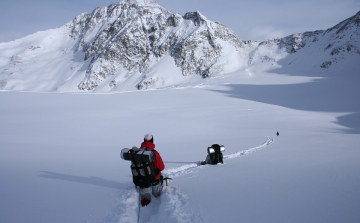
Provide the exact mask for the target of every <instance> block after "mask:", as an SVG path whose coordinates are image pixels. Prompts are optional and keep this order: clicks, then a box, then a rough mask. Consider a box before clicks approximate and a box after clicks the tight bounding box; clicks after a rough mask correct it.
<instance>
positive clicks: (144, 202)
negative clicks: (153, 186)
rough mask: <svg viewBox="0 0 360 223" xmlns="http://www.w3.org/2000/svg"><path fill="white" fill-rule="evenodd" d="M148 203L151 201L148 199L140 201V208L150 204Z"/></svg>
mask: <svg viewBox="0 0 360 223" xmlns="http://www.w3.org/2000/svg"><path fill="white" fill-rule="evenodd" d="M150 202H151V200H150V199H147V198H143V199H142V200H141V206H143V207H144V206H146V205H148V204H150Z"/></svg>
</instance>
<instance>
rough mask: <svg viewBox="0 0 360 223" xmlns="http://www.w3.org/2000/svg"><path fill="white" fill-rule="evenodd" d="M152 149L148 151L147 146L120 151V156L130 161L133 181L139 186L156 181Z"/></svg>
mask: <svg viewBox="0 0 360 223" xmlns="http://www.w3.org/2000/svg"><path fill="white" fill-rule="evenodd" d="M153 151H154V150H153ZM153 151H149V148H147V147H146V148H140V149H139V148H136V147H133V148H132V149H123V150H122V151H121V155H122V156H121V157H122V158H123V159H124V160H130V161H131V166H130V167H131V172H132V175H133V182H134V184H135V185H136V186H139V187H140V188H146V187H150V186H151V185H152V184H153V183H154V182H155V181H156V180H155V177H156V171H155V170H154V165H153V162H154V161H155V158H156V156H155V153H154V152H153Z"/></svg>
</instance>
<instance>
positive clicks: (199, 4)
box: [0, 0, 360, 42]
mask: <svg viewBox="0 0 360 223" xmlns="http://www.w3.org/2000/svg"><path fill="white" fill-rule="evenodd" d="M114 2H116V0H97V1H96V0H17V1H14V0H1V1H0V42H7V41H12V40H15V39H17V38H20V37H24V36H26V35H29V34H32V33H35V32H37V31H43V30H47V29H53V28H58V27H60V26H62V25H64V24H65V23H67V22H69V21H71V20H72V19H73V18H74V17H75V16H77V15H79V14H81V13H82V12H92V10H93V9H95V8H96V7H97V6H108V5H110V4H111V3H114ZM157 2H158V3H159V4H160V5H161V6H163V7H164V8H166V9H167V10H169V11H170V12H173V13H175V12H179V13H180V14H182V15H184V14H185V13H186V12H193V11H200V12H201V13H202V14H204V15H205V16H206V17H207V18H208V19H210V20H213V21H217V22H220V23H222V24H224V25H226V26H227V27H229V28H230V29H232V30H233V31H235V33H236V34H237V35H238V36H239V37H240V38H241V39H244V40H248V39H251V40H259V41H261V40H267V39H272V38H276V37H284V36H286V35H290V34H293V33H298V32H305V31H314V30H319V29H327V28H330V27H332V26H334V25H336V24H337V23H339V22H341V21H343V20H344V19H347V18H349V17H351V16H353V15H355V14H356V13H357V12H358V11H360V0H341V1H339V0H157Z"/></svg>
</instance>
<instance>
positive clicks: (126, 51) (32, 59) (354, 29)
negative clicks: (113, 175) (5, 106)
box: [0, 0, 360, 92]
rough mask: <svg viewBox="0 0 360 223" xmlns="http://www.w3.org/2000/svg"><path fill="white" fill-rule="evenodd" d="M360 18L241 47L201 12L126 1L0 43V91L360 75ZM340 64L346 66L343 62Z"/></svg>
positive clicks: (129, 87)
mask: <svg viewBox="0 0 360 223" xmlns="http://www.w3.org/2000/svg"><path fill="white" fill-rule="evenodd" d="M359 18H360V13H357V14H356V15H355V16H353V17H351V18H349V19H347V20H345V21H343V22H341V23H339V24H338V25H336V26H334V27H332V28H330V29H328V30H323V31H315V32H305V33H298V34H294V35H290V36H287V37H285V38H281V39H274V40H268V41H264V42H261V43H259V42H255V41H244V40H241V39H240V38H238V37H237V36H236V35H235V34H234V33H233V32H232V31H231V30H229V29H228V28H227V27H226V26H224V25H221V24H219V23H217V22H213V21H210V20H208V19H207V18H206V17H205V16H204V15H203V14H201V13H200V12H190V13H186V14H185V15H184V16H182V15H180V14H178V13H171V12H169V11H168V10H166V9H164V8H163V7H161V6H160V5H158V4H157V3H156V1H155V0H152V1H145V0H141V1H135V0H125V1H122V2H118V3H114V4H111V5H110V6H108V7H101V8H100V7H99V8H96V9H95V10H94V11H93V12H92V13H83V14H81V15H79V16H77V17H75V19H74V20H73V21H71V22H69V23H67V24H65V25H64V26H62V27H61V28H59V29H55V30H48V31H44V32H38V33H35V34H33V35H30V36H28V37H25V38H22V39H19V40H16V41H13V42H9V43H1V44H0V89H3V90H17V91H46V92H49V91H58V92H80V91H100V92H109V91H128V90H131V91H132V90H136V89H149V88H162V87H168V86H173V85H179V84H185V85H186V83H190V82H192V81H194V80H198V81H201V78H208V77H213V76H217V75H223V74H227V73H231V72H234V71H236V70H239V69H246V68H248V67H253V71H254V70H257V69H266V70H269V69H279V68H287V67H289V68H290V69H294V68H296V69H298V68H299V67H300V68H301V69H303V70H309V69H318V70H328V69H331V70H334V69H335V70H339V71H344V70H348V71H350V72H353V73H354V72H355V71H356V70H359V69H360V65H359V63H358V62H357V61H359V59H360V43H359V37H360V34H359V33H360V31H359V24H360V22H359V21H360V19H359ZM345 61H346V62H345Z"/></svg>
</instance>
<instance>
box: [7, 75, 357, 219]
mask: <svg viewBox="0 0 360 223" xmlns="http://www.w3.org/2000/svg"><path fill="white" fill-rule="evenodd" d="M305 76H306V75H303V76H289V75H279V74H271V73H261V72H257V73H256V72H253V73H252V76H250V75H248V73H247V72H243V73H235V74H233V75H231V76H227V77H224V78H217V79H208V81H207V82H206V83H205V84H204V85H200V86H194V87H187V88H184V87H178V88H172V89H163V90H147V91H137V92H131V93H118V94H54V93H21V92H11V91H9V92H6V91H5V92H0V103H1V104H2V106H0V125H1V126H2V128H1V129H0V135H1V137H0V153H1V156H0V188H1V190H0V200H1V202H0V222H38V223H47V222H54V223H57V222H61V223H63V222H67V223H78V222H106V223H112V222H114V223H115V222H117V223H118V222H121V223H125V222H126V223H128V222H136V211H137V199H138V197H137V193H136V190H135V189H134V186H133V184H132V178H131V173H130V168H129V163H128V162H127V161H124V160H121V158H120V151H121V149H122V148H124V147H131V146H134V145H136V146H139V145H140V143H141V141H142V138H143V135H144V134H146V133H148V132H150V133H152V134H154V137H155V144H156V149H157V150H158V151H159V152H160V153H161V155H162V157H163V160H164V161H165V165H166V170H165V171H164V174H166V175H168V176H172V177H173V178H174V180H173V181H171V182H170V186H169V187H166V188H165V190H164V194H163V195H162V197H161V198H160V199H154V200H153V202H152V203H151V205H150V206H148V207H145V208H142V209H141V219H140V222H151V223H154V222H157V223H159V222H204V223H205V222H206V223H212V222H220V221H221V222H234V223H235V222H240V221H241V222H259V223H262V222H267V223H275V222H276V223H286V222H295V223H297V222H299V223H300V222H310V223H312V222H314V223H315V222H316V223H318V222H328V223H337V222H347V223H357V222H359V219H360V215H359V212H358V210H359V207H360V203H359V201H360V199H359V198H360V193H359V188H360V181H359V178H358V176H359V174H360V172H359V170H360V168H359V163H360V162H359V160H360V150H359V144H360V137H359V133H360V126H359V123H360V122H358V114H359V112H360V107H359V104H358V103H357V99H358V98H359V96H360V95H359V90H358V87H357V83H358V81H359V79H358V78H357V79H354V77H352V79H349V77H346V78H344V77H343V76H339V75H336V74H333V75H332V76H331V77H330V78H329V77H328V78H329V79H331V80H333V81H334V82H338V83H341V82H340V80H341V79H343V80H346V85H345V86H346V88H347V89H353V90H352V91H347V90H345V88H344V87H342V89H343V90H342V91H338V92H337V95H338V97H334V98H329V99H328V96H327V95H328V94H330V92H331V91H333V89H334V88H332V87H331V86H332V83H333V81H330V82H329V81H327V79H323V78H321V79H319V78H313V77H305ZM229 83H231V84H229ZM267 89H270V90H269V91H267ZM312 89H316V91H315V92H316V93H317V94H316V95H313V97H309V95H308V94H307V91H310V92H309V93H310V94H311V93H313V92H314V91H313V90H312ZM278 92H281V93H278ZM274 94H275V95H274ZM274 98H276V100H274ZM329 100H330V101H331V103H330V102H329ZM324 101H325V103H326V104H324V105H322V103H323V102H324ZM314 104H315V105H317V104H318V105H322V106H320V107H317V106H314ZM296 106H297V107H296ZM354 112H355V116H348V115H350V114H353V113H354ZM356 118H357V119H356ZM277 131H279V132H280V136H279V137H277V136H276V135H275V133H276V132H277ZM213 143H221V144H224V145H225V146H226V149H227V150H226V152H225V155H226V157H227V158H226V159H225V163H224V164H223V165H216V166H209V165H207V166H202V167H194V166H195V165H194V162H195V161H198V160H202V159H204V158H205V156H206V148H207V147H208V146H209V145H211V144H213Z"/></svg>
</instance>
